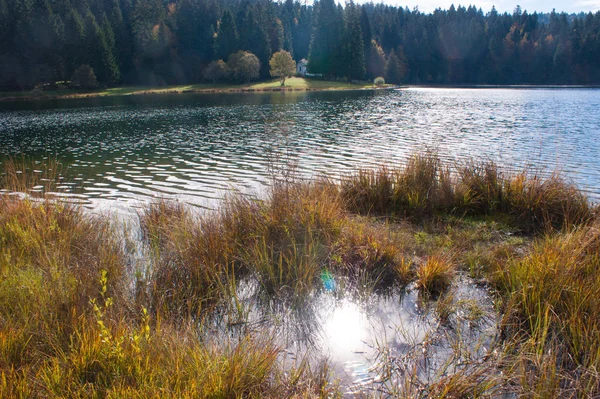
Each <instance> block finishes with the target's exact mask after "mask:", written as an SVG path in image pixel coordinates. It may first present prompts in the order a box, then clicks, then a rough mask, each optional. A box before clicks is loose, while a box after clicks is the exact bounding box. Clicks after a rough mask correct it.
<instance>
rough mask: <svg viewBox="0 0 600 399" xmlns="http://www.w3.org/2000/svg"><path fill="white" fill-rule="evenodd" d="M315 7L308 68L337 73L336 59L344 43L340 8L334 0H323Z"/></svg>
mask: <svg viewBox="0 0 600 399" xmlns="http://www.w3.org/2000/svg"><path fill="white" fill-rule="evenodd" d="M315 7H316V10H315V13H316V16H315V23H314V32H313V36H312V40H311V43H310V53H309V58H308V69H309V70H310V72H311V73H321V74H323V75H330V76H331V75H335V72H336V69H337V65H336V61H337V57H338V56H339V53H340V48H341V44H342V43H341V40H340V35H339V28H338V27H339V20H338V10H337V7H336V6H335V2H334V0H321V1H320V2H319V3H318V5H315ZM338 62H339V61H338Z"/></svg>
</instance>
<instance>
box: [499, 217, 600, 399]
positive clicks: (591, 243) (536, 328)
mask: <svg viewBox="0 0 600 399" xmlns="http://www.w3.org/2000/svg"><path fill="white" fill-rule="evenodd" d="M599 247H600V228H599V227H598V224H597V222H596V223H594V224H593V225H591V226H584V227H580V228H578V229H575V230H573V231H570V232H565V233H561V234H558V235H549V236H546V237H542V238H540V239H539V240H538V241H537V243H536V244H535V246H534V248H533V250H532V251H531V253H530V254H528V255H527V256H525V257H523V258H520V259H511V260H510V261H509V262H508V263H506V264H498V265H497V266H496V270H495V273H494V274H493V277H494V279H493V281H494V283H495V284H496V286H497V287H498V289H499V290H500V292H501V293H502V294H503V295H505V296H506V297H507V300H506V303H507V308H506V311H505V321H504V334H505V335H507V336H514V340H515V341H517V342H520V343H521V346H519V348H518V352H519V353H520V355H519V363H522V362H523V361H525V362H526V364H527V366H526V367H520V368H519V369H520V375H521V376H522V377H521V378H522V379H523V384H525V381H528V382H527V384H526V385H527V386H528V387H529V388H527V389H533V390H534V391H535V392H541V391H543V390H546V389H550V388H549V386H552V387H554V388H552V390H556V392H559V396H563V395H565V394H567V393H568V392H569V390H568V389H567V387H571V386H573V385H572V384H573V383H574V382H576V385H577V387H578V388H577V389H578V390H579V391H578V392H580V393H581V394H582V395H586V396H589V397H594V396H597V395H599V394H600V378H599V376H598V374H597V373H596V372H595V371H596V370H598V369H599V367H600V296H599V295H598V293H600V273H599V272H600V258H599V257H598V249H599ZM548 354H552V356H553V358H552V359H550V358H547V356H548ZM523 359H525V360H523ZM527 359H530V360H527ZM549 361H551V363H550V364H551V365H553V366H552V367H553V369H548V368H547V366H549V365H550V364H548V362H549ZM582 376H585V379H582ZM584 381H585V383H584ZM582 383H583V386H581V384H582Z"/></svg>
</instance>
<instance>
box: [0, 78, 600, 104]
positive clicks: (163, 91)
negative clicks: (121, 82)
mask: <svg viewBox="0 0 600 399" xmlns="http://www.w3.org/2000/svg"><path fill="white" fill-rule="evenodd" d="M312 82H315V81H311V83H312ZM316 82H318V84H321V83H323V85H322V87H302V86H284V87H280V86H267V87H261V86H262V85H264V84H265V82H261V83H257V84H255V85H254V86H240V87H218V86H217V87H194V85H187V86H170V87H148V88H145V87H139V88H136V86H120V87H114V88H109V89H105V90H103V91H92V92H85V91H84V92H69V93H64V94H54V93H53V94H44V93H43V92H42V94H40V95H15V94H16V93H18V92H6V94H7V95H6V96H5V95H4V93H2V92H0V103H2V102H18V101H44V100H45V101H49V100H50V101H51V100H70V99H85V98H98V97H124V96H144V95H145V96H149V95H167V94H169V95H170V94H240V93H248V94H253V93H285V92H294V93H300V92H322V91H353V90H391V89H400V90H411V89H515V90H519V89H534V90H536V89H539V90H543V89H551V90H560V89H600V85H491V84H479V85H478V84H464V85H455V84H453V85H443V84H438V85H436V84H426V85H415V84H406V85H382V86H377V85H372V84H351V83H340V82H333V81H316ZM328 83H329V85H328ZM266 84H271V83H269V82H266ZM22 93H23V94H25V93H27V92H22Z"/></svg>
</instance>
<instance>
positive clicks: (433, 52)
mask: <svg viewBox="0 0 600 399" xmlns="http://www.w3.org/2000/svg"><path fill="white" fill-rule="evenodd" d="M240 50H244V51H247V52H250V53H252V54H254V55H256V57H257V58H258V59H259V61H260V76H261V77H262V78H267V77H268V76H269V59H270V57H271V55H272V54H273V53H275V52H277V51H279V50H287V51H289V52H290V53H291V54H292V55H293V57H294V59H295V60H300V59H302V58H306V59H308V60H309V65H308V66H309V71H310V72H312V73H317V74H322V75H323V76H325V77H336V78H346V79H350V80H361V79H373V78H374V77H377V76H385V77H386V79H387V80H388V81H389V82H392V83H401V82H408V83H491V84H519V83H531V84H544V83H560V84H573V83H576V84H590V83H600V12H597V13H595V14H592V13H588V14H583V13H582V14H579V15H567V14H565V13H556V12H552V13H550V14H537V13H532V14H530V13H527V12H526V11H522V10H521V9H520V7H517V8H516V9H515V10H514V12H513V13H512V14H509V13H504V14H501V13H498V12H497V11H496V10H495V9H492V11H491V12H489V13H487V14H484V13H483V12H482V11H481V9H477V8H475V7H473V6H470V7H468V8H465V7H461V6H459V7H457V8H455V7H454V6H452V7H450V9H449V10H445V11H444V10H441V9H438V10H436V11H435V12H433V13H432V14H425V13H422V12H419V11H418V10H412V11H411V10H408V9H407V8H401V7H392V6H386V5H383V4H373V3H369V4H365V5H357V4H354V3H352V2H350V3H347V4H346V5H345V6H341V5H338V4H337V3H336V2H334V0H320V1H318V2H315V4H314V5H307V4H306V3H305V2H302V3H301V2H298V1H294V0H285V1H283V2H273V1H272V0H172V1H164V0H0V87H2V88H5V89H29V88H32V87H35V86H36V85H39V84H45V83H54V82H57V81H66V80H70V79H71V78H72V76H73V73H74V71H75V70H76V69H77V68H79V67H81V66H82V65H90V66H91V67H92V68H93V71H94V73H95V75H96V77H97V81H98V83H99V84H101V85H117V84H140V83H141V84H153V85H161V84H180V83H195V82H200V81H203V80H210V79H208V78H207V77H206V76H205V72H206V71H207V66H208V65H209V64H210V63H211V62H212V61H218V60H220V59H222V60H225V61H226V60H227V59H228V57H229V56H230V55H231V54H233V53H236V52H238V51H240Z"/></svg>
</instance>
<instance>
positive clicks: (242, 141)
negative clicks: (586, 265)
mask: <svg viewBox="0 0 600 399" xmlns="http://www.w3.org/2000/svg"><path fill="white" fill-rule="evenodd" d="M0 107H1V108H0V160H1V158H3V157H6V156H11V155H17V154H25V155H28V156H32V157H34V158H43V157H47V156H54V155H56V156H57V157H58V158H59V160H61V162H63V163H64V164H66V165H67V166H68V167H69V175H70V176H72V178H73V180H75V181H77V183H78V184H77V185H78V186H79V185H81V186H82V187H83V188H84V189H85V190H83V191H82V192H81V193H79V194H77V195H79V197H74V199H75V198H76V199H77V200H78V201H81V197H80V196H81V195H83V196H84V198H86V199H87V201H86V203H87V204H88V205H89V206H91V207H98V208H110V207H111V206H113V205H115V204H111V201H112V202H115V201H117V200H124V201H125V202H127V203H134V202H135V201H138V202H140V201H141V202H146V201H148V200H149V199H150V198H152V197H155V196H163V197H177V198H180V199H183V200H185V201H186V202H188V203H193V204H197V205H201V206H214V204H215V203H216V202H215V201H216V200H218V199H219V198H222V196H223V195H224V193H226V192H227V191H229V190H232V189H236V190H240V191H242V192H256V191H260V190H261V189H262V188H263V187H264V186H265V185H267V184H268V183H269V181H270V178H269V173H270V171H272V170H273V168H274V167H275V169H277V167H282V165H293V166H294V167H296V170H297V172H298V173H299V174H300V175H301V176H305V177H306V176H312V175H315V174H329V175H333V176H339V175H340V174H343V173H346V172H347V171H348V170H352V169H355V168H357V167H373V166H376V165H379V164H382V163H387V164H399V163H402V162H404V161H405V160H406V158H407V156H408V155H409V154H410V153H412V152H414V151H417V150H422V149H424V148H427V147H429V148H435V149H437V150H438V151H439V153H440V154H441V156H442V157H443V158H445V159H447V160H449V161H460V160H467V159H471V158H486V159H493V160H495V161H497V162H498V163H500V164H502V165H505V166H507V167H519V168H522V167H528V168H534V169H536V170H542V171H543V170H546V171H547V170H554V169H557V168H558V169H560V170H562V171H563V172H565V173H566V174H567V175H568V176H569V177H570V178H572V179H573V180H574V181H575V182H576V183H577V184H578V185H579V186H580V187H581V188H582V189H584V190H585V191H586V192H588V193H590V195H591V196H592V197H594V198H598V197H600V168H599V167H598V162H599V161H598V159H599V157H598V155H599V145H598V135H599V134H600V112H598V111H599V110H600V90H594V89H560V90H556V89H541V90H540V89H421V88H419V89H406V90H393V91H357V92H337V93H336V92H334V93H329V92H323V93H256V94H243V95H226V96H225V95H178V96H165V97H153V96H149V98H143V99H139V98H103V99H89V100H71V101H48V102H36V103H33V104H31V103H30V104H27V103H3V104H0ZM65 195H75V194H74V192H71V194H69V193H68V192H67V193H66V194H65ZM115 206H116V207H117V208H120V205H115Z"/></svg>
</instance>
